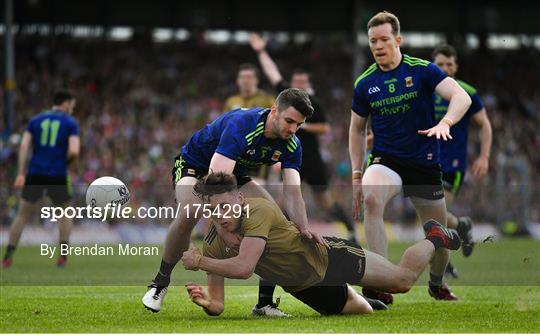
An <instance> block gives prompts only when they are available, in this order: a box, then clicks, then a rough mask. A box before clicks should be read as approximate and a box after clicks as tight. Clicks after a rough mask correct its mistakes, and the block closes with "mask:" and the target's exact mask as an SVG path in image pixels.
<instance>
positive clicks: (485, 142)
mask: <svg viewBox="0 0 540 335" xmlns="http://www.w3.org/2000/svg"><path fill="white" fill-rule="evenodd" d="M474 120H475V121H476V123H478V124H479V125H480V140H481V147H480V156H481V157H485V158H489V156H490V153H491V144H492V141H493V130H492V128H491V122H490V121H489V118H488V116H487V112H486V110H485V109H482V110H481V111H480V112H478V113H476V114H475V115H474Z"/></svg>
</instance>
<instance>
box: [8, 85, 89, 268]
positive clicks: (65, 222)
mask: <svg viewBox="0 0 540 335" xmlns="http://www.w3.org/2000/svg"><path fill="white" fill-rule="evenodd" d="M53 100H54V102H53V107H52V108H51V110H50V111H46V112H43V113H40V114H38V115H36V116H35V117H33V118H32V119H31V120H30V123H29V124H28V127H27V128H26V131H25V132H24V134H23V137H22V140H21V147H20V149H19V166H18V173H17V178H16V179H15V184H14V186H15V188H21V187H22V188H23V190H22V194H21V201H20V204H19V209H18V211H17V215H16V217H15V219H14V220H13V223H12V225H11V227H10V232H9V242H8V246H7V250H6V254H5V255H4V259H3V262H2V265H3V267H4V268H7V267H9V266H11V263H12V255H13V252H14V251H15V247H16V246H17V243H18V242H19V238H20V236H21V233H22V230H23V228H24V225H25V224H26V223H27V222H28V221H30V219H31V216H32V215H33V213H34V211H35V210H36V202H37V201H38V200H39V199H41V197H42V196H43V195H47V196H49V198H51V200H52V202H53V203H54V205H55V206H64V207H65V206H67V205H68V204H69V200H70V199H71V185H70V182H69V177H68V175H67V166H68V164H69V163H70V162H71V161H72V160H74V159H75V158H76V157H78V155H79V151H80V139H79V125H78V123H77V121H76V120H75V119H74V118H73V117H72V116H71V114H72V113H73V109H74V108H75V98H74V97H73V95H72V94H71V93H69V92H67V91H64V90H61V91H58V92H56V93H55V95H54V98H53ZM30 147H32V158H31V160H30V165H29V167H28V173H27V174H26V175H25V166H26V160H27V157H28V151H29V149H30ZM23 186H24V187H23ZM58 221H59V229H60V243H61V244H67V243H68V240H69V235H70V232H71V226H72V225H73V219H69V218H66V217H63V218H60V219H59V220H58ZM65 262H66V258H65V256H61V257H60V258H59V259H58V263H57V264H58V265H59V266H64V265H65Z"/></svg>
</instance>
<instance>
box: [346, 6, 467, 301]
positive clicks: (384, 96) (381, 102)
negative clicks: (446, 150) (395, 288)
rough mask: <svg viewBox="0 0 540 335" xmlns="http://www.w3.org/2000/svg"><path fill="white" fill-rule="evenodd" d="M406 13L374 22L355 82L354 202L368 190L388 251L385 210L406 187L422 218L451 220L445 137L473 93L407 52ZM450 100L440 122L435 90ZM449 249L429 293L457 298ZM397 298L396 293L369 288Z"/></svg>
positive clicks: (372, 227) (369, 222) (372, 238)
mask: <svg viewBox="0 0 540 335" xmlns="http://www.w3.org/2000/svg"><path fill="white" fill-rule="evenodd" d="M399 30H400V26H399V20H398V18H397V17H396V16H395V15H393V14H391V13H388V12H381V13H378V14H377V15H375V16H374V17H373V18H371V20H370V21H369V22H368V38H369V46H370V49H371V52H372V54H373V57H374V58H375V63H374V64H373V65H371V66H370V67H369V68H368V69H367V70H366V71H365V72H364V73H363V74H362V75H361V76H360V77H359V78H358V79H357V80H356V82H355V87H354V98H353V103H352V113H351V125H350V130H349V153H350V157H351V164H352V169H353V175H352V181H353V192H354V193H353V199H354V200H353V208H354V210H355V212H356V214H358V212H359V210H360V207H361V204H360V201H361V199H362V195H363V205H364V208H365V211H364V218H365V227H366V237H367V242H368V245H369V247H370V249H371V251H374V252H376V253H378V254H380V255H382V256H384V257H387V240H386V233H385V231H384V223H383V213H384V208H385V206H386V204H387V203H388V202H389V201H390V200H391V199H392V198H393V197H394V196H395V195H397V194H398V193H399V192H400V191H401V190H402V189H403V190H404V193H405V196H408V197H411V200H412V201H413V203H414V205H415V208H416V211H417V213H418V215H419V216H420V219H421V221H422V222H426V221H428V220H430V219H434V220H436V221H438V222H442V223H446V206H445V202H444V192H443V188H442V184H441V169H440V165H439V147H438V143H437V140H438V139H443V140H449V139H451V138H452V137H451V136H450V127H451V126H452V125H453V124H454V123H455V122H458V121H459V119H461V117H462V116H463V114H464V113H465V111H466V110H467V108H468V107H469V105H470V104H471V99H470V98H469V96H468V95H467V93H466V92H465V91H464V90H463V89H462V88H461V87H460V86H459V85H458V84H457V83H456V82H455V81H454V80H453V79H452V78H449V77H447V76H446V75H445V74H444V73H443V72H442V71H441V70H440V69H438V68H437V66H435V65H434V64H432V63H430V62H428V61H425V60H422V59H419V58H415V57H411V56H408V55H402V54H401V51H400V49H399V47H400V44H401V36H400V32H399ZM434 92H437V93H438V94H439V95H441V96H443V97H444V98H445V99H446V100H448V101H450V104H449V107H448V112H447V113H446V115H445V116H444V117H443V118H442V120H441V121H440V122H439V123H438V124H437V123H436V122H435V117H434V109H433V93H434ZM369 116H371V122H372V129H373V134H374V147H373V150H372V152H371V155H370V157H369V159H368V167H367V170H366V172H365V174H364V173H363V169H362V167H363V164H364V151H365V140H366V122H367V118H368V117H369ZM447 263H448V252H447V251H446V250H443V249H441V250H437V252H436V254H435V257H434V259H433V262H432V266H431V271H430V289H429V292H430V294H431V295H432V296H434V297H435V298H436V299H444V300H455V299H457V298H456V297H455V296H454V295H453V294H452V293H451V292H450V291H449V289H448V288H447V287H446V286H445V285H443V284H442V276H443V273H444V269H445V268H446V264H447ZM365 294H366V295H368V296H371V297H377V298H380V299H383V300H385V301H386V302H388V303H390V302H391V301H392V298H391V296H390V295H388V294H386V295H384V294H382V295H383V296H381V293H379V292H373V291H369V290H367V291H365Z"/></svg>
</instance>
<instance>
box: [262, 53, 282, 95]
mask: <svg viewBox="0 0 540 335" xmlns="http://www.w3.org/2000/svg"><path fill="white" fill-rule="evenodd" d="M257 56H258V58H259V62H260V63H261V67H262V69H263V72H264V74H265V75H266V77H267V78H268V81H270V83H271V84H272V85H273V86H276V85H277V84H278V83H279V82H280V81H282V80H283V77H282V76H281V73H280V72H279V69H278V67H277V65H276V63H274V60H273V59H272V57H270V55H269V54H268V52H267V51H266V50H265V49H263V50H261V51H260V52H258V53H257Z"/></svg>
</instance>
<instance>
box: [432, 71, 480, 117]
mask: <svg viewBox="0 0 540 335" xmlns="http://www.w3.org/2000/svg"><path fill="white" fill-rule="evenodd" d="M435 91H436V92H437V94H439V95H440V96H441V97H443V98H444V99H445V100H447V101H449V104H448V111H447V112H446V114H445V115H444V117H443V119H442V120H441V122H445V123H447V124H448V125H449V126H452V125H454V124H456V123H458V122H459V120H461V118H462V117H463V115H465V113H466V112H467V110H468V109H469V107H470V106H471V103H472V100H471V97H470V96H469V95H468V94H467V92H465V90H464V89H463V88H461V86H459V84H458V83H457V82H456V81H455V80H454V79H452V78H450V77H447V78H445V79H444V80H442V81H441V82H440V83H439V84H438V85H437V87H435Z"/></svg>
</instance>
